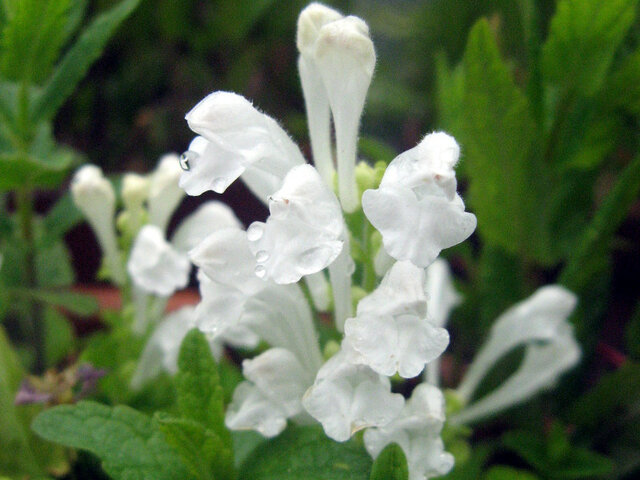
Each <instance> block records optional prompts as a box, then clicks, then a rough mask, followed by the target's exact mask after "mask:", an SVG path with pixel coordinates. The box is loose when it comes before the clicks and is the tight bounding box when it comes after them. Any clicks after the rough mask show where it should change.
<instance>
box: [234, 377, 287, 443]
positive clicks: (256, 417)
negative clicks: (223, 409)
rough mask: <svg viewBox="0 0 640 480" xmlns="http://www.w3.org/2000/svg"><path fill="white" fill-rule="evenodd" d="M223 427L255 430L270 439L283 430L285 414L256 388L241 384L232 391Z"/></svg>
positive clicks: (245, 383) (248, 383) (285, 420)
mask: <svg viewBox="0 0 640 480" xmlns="http://www.w3.org/2000/svg"><path fill="white" fill-rule="evenodd" d="M225 425H226V426H227V427H228V428H229V429H231V430H255V431H257V432H258V433H260V434H261V435H263V436H265V437H267V438H270V437H275V436H276V435H278V434H279V433H280V432H282V431H283V430H284V429H285V427H286V426H287V414H286V412H284V410H282V407H281V406H280V405H279V404H278V403H277V402H274V401H273V400H272V399H270V398H269V397H268V396H266V395H265V394H264V392H262V391H261V390H260V389H259V388H258V387H256V386H255V385H253V384H252V383H250V382H242V383H241V384H239V385H238V386H237V387H236V389H235V390H234V391H233V399H232V400H231V403H230V404H229V406H228V408H227V413H226V416H225Z"/></svg>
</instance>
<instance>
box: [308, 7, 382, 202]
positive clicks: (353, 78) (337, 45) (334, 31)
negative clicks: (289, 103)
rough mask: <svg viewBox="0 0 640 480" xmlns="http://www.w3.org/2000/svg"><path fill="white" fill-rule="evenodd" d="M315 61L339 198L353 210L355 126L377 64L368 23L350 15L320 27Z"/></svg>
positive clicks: (357, 123) (355, 197) (356, 136)
mask: <svg viewBox="0 0 640 480" xmlns="http://www.w3.org/2000/svg"><path fill="white" fill-rule="evenodd" d="M315 60H316V64H317V68H318V70H319V72H320V75H321V76H322V81H323V82H324V86H325V89H326V92H327V96H328V97H329V105H330V106H331V113H332V114H333V121H334V125H335V132H336V154H337V161H338V191H339V193H340V201H341V203H342V207H343V208H344V209H345V211H347V212H353V211H354V210H355V209H356V208H357V207H358V204H359V201H358V196H357V187H356V180H355V164H356V151H357V143H358V128H359V125H360V116H361V115H362V110H363V109H364V101H365V97H366V95H367V90H368V89H369V85H370V83H371V78H372V76H373V69H374V67H375V63H376V54H375V50H374V48H373V42H372V41H371V38H369V28H368V27H367V24H366V23H365V22H364V21H362V20H361V19H359V18H357V17H353V16H349V17H345V18H342V19H339V20H335V21H333V22H330V23H327V24H326V25H324V26H323V27H321V28H320V32H319V33H318V38H317V40H316V42H315Z"/></svg>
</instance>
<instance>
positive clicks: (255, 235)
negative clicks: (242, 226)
mask: <svg viewBox="0 0 640 480" xmlns="http://www.w3.org/2000/svg"><path fill="white" fill-rule="evenodd" d="M263 233H264V224H263V223H261V222H254V223H252V224H251V225H249V228H248V229H247V239H248V240H249V241H250V242H256V241H258V240H260V239H261V238H262V234H263Z"/></svg>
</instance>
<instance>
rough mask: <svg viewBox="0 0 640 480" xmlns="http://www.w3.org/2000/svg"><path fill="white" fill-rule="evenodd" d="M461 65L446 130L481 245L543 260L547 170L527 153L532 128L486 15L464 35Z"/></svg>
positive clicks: (530, 150)
mask: <svg viewBox="0 0 640 480" xmlns="http://www.w3.org/2000/svg"><path fill="white" fill-rule="evenodd" d="M463 68H464V75H465V80H464V100H463V111H464V115H463V117H462V118H461V119H460V120H458V121H456V123H458V125H454V127H456V126H457V127H458V128H460V132H455V131H454V132H453V133H454V134H456V136H457V137H459V138H458V139H459V141H460V144H461V145H462V151H463V162H464V167H463V168H464V172H465V173H466V174H467V176H468V177H469V192H468V195H467V197H466V199H467V201H468V202H469V204H470V205H471V209H472V210H473V211H474V213H475V214H476V216H477V217H478V231H479V233H480V235H481V236H482V237H483V238H484V240H485V241H486V242H487V243H489V244H493V245H498V246H501V247H503V248H504V249H506V250H507V251H509V252H511V253H518V254H520V255H525V256H527V257H534V258H536V259H537V260H540V261H544V260H546V257H545V255H546V253H545V247H546V243H547V238H546V236H545V235H544V232H543V230H542V227H541V225H542V224H541V217H542V215H543V212H544V193H545V192H544V191H543V186H544V185H545V183H546V184H547V185H548V182H547V175H548V174H547V172H546V171H545V169H543V168H540V167H539V165H538V164H539V158H538V156H537V152H534V151H533V146H534V141H535V139H536V137H537V136H538V133H537V127H536V124H535V123H534V121H533V119H532V117H531V114H530V111H529V105H528V102H527V99H526V97H525V96H524V95H523V93H522V92H521V91H520V89H518V88H517V87H516V85H515V84H514V81H513V78H512V76H511V73H510V71H509V69H508V68H507V66H506V65H505V64H504V62H503V61H502V59H501V57H500V53H499V51H498V47H497V45H496V42H495V40H494V38H493V34H492V32H491V28H490V26H489V24H488V22H487V21H486V20H480V21H479V22H477V23H476V25H475V26H474V27H473V29H472V30H471V32H470V34H469V40H468V44H467V49H466V51H465V55H464V60H463ZM534 232H535V233H534Z"/></svg>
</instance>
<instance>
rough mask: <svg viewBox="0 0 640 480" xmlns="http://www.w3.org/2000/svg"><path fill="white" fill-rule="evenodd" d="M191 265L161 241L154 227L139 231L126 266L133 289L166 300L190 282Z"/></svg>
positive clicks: (149, 226)
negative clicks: (134, 287) (137, 288)
mask: <svg viewBox="0 0 640 480" xmlns="http://www.w3.org/2000/svg"><path fill="white" fill-rule="evenodd" d="M190 269H191V264H190V263H189V260H188V259H187V257H186V255H184V254H181V253H179V252H177V251H175V250H174V249H173V247H172V246H171V245H170V244H169V243H168V242H167V241H166V240H165V239H164V235H163V234H162V231H161V230H160V229H159V228H158V227H156V226H155V225H145V226H144V227H142V229H140V232H139V233H138V235H137V237H136V239H135V241H134V244H133V247H132V249H131V254H130V255H129V261H128V262H127V271H128V272H129V274H130V275H131V278H132V279H133V282H134V284H135V285H136V286H138V287H139V288H141V289H143V290H144V291H146V292H149V293H154V294H156V295H160V296H169V295H171V294H172V293H173V292H175V291H176V290H177V289H179V288H184V287H185V286H186V285H187V282H188V281H189V271H190Z"/></svg>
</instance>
